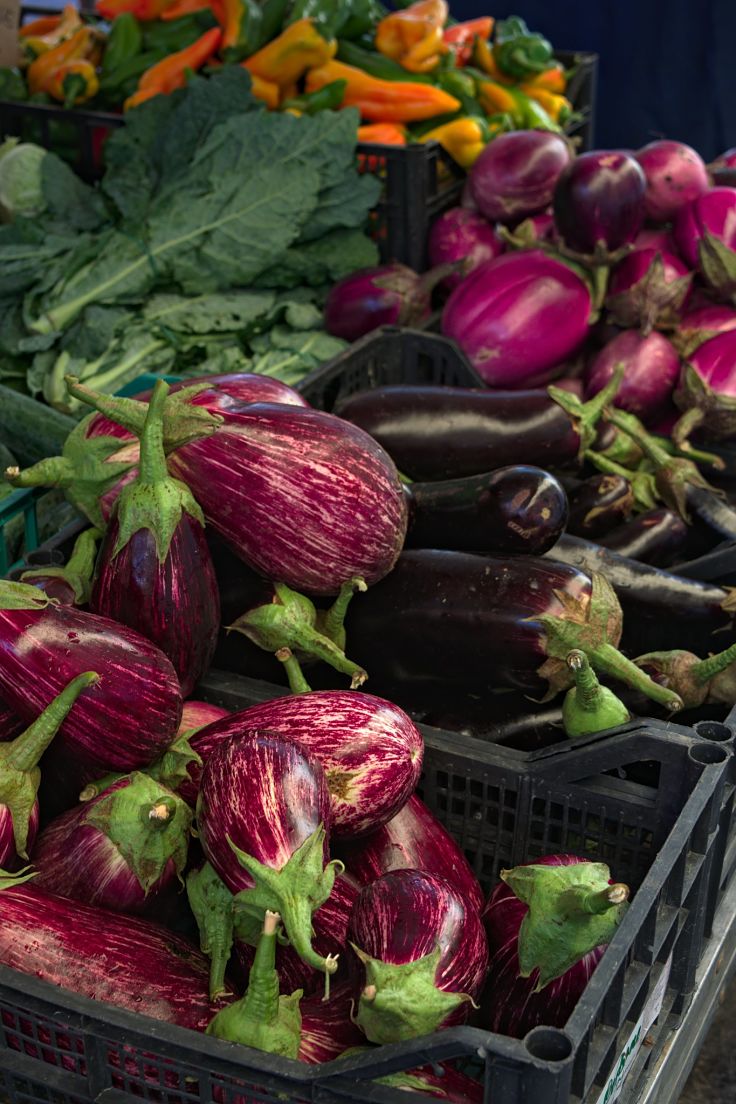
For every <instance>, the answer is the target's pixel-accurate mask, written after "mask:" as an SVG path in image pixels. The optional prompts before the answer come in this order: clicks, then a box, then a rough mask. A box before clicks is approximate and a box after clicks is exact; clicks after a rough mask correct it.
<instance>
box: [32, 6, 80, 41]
mask: <svg viewBox="0 0 736 1104" xmlns="http://www.w3.org/2000/svg"><path fill="white" fill-rule="evenodd" d="M75 10H76V9H75ZM60 23H61V16H60V15H42V16H41V18H40V19H32V20H31V22H30V23H24V24H23V26H22V27H20V28H19V29H18V37H19V38H27V37H28V35H47V34H50V33H51V32H52V31H55V30H56V28H57V27H58V26H59V24H60Z"/></svg>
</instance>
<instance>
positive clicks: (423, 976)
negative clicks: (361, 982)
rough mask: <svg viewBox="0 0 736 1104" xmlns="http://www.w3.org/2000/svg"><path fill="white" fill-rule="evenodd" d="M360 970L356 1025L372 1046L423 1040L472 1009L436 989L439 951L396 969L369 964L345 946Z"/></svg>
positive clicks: (462, 997) (465, 999) (464, 998)
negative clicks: (464, 1009) (451, 1017)
mask: <svg viewBox="0 0 736 1104" xmlns="http://www.w3.org/2000/svg"><path fill="white" fill-rule="evenodd" d="M350 945H351V947H352V948H353V950H354V951H355V953H356V955H357V956H358V958H359V959H360V961H361V962H362V963H363V966H364V968H365V986H364V988H363V991H362V993H361V995H360V1001H359V1003H358V1012H357V1015H356V1016H355V1022H356V1024H357V1025H358V1027H359V1028H360V1029H361V1031H362V1032H363V1033H364V1034H365V1036H366V1038H367V1039H370V1041H371V1042H372V1043H396V1042H402V1041H404V1040H405V1039H416V1038H417V1037H418V1036H420V1035H428V1034H429V1033H430V1032H432V1031H436V1030H437V1028H438V1027H439V1026H440V1025H441V1024H442V1023H443V1021H444V1020H445V1019H446V1018H447V1016H449V1015H450V1013H451V1012H454V1011H455V1009H456V1008H459V1007H460V1005H461V1004H466V1003H470V1004H473V1003H474V1002H473V998H472V997H471V996H469V995H468V994H467V993H447V992H445V991H444V990H443V989H438V988H437V982H436V979H437V969H438V966H439V961H440V957H441V950H440V948H439V946H438V947H436V948H435V950H434V951H432V952H431V953H430V954H428V955H425V956H424V957H423V958H418V959H417V960H416V961H415V962H404V963H401V964H400V965H395V964H394V963H390V962H382V961H381V960H380V959H378V958H372V957H371V956H370V955H369V954H366V953H365V951H363V950H361V948H360V947H356V946H355V944H354V943H351V944H350Z"/></svg>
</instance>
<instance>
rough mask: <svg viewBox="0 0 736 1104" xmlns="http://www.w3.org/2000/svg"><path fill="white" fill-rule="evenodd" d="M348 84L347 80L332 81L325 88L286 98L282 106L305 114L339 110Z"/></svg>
mask: <svg viewBox="0 0 736 1104" xmlns="http://www.w3.org/2000/svg"><path fill="white" fill-rule="evenodd" d="M347 86H348V82H347V81H346V80H336V81H331V82H330V84H326V85H325V86H324V88H319V89H318V90H317V91H316V92H305V93H304V95H303V96H295V97H294V99H292V100H286V102H285V103H283V104H282V105H281V106H282V108H286V109H288V108H292V109H293V110H295V111H301V113H302V114H303V115H316V114H317V112H319V111H337V109H338V108H339V107H341V106H342V101H343V100H344V99H345V89H346V88H347Z"/></svg>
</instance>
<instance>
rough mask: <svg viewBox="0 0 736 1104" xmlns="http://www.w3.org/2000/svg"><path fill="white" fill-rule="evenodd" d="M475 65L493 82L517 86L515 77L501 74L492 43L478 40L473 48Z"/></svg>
mask: <svg viewBox="0 0 736 1104" xmlns="http://www.w3.org/2000/svg"><path fill="white" fill-rule="evenodd" d="M472 60H473V63H474V65H477V67H478V68H479V69H480V70H481V71H482V72H483V73H486V74H487V75H488V76H489V77H491V79H492V80H494V81H497V82H498V83H499V84H509V85H511V84H515V83H516V82H515V81H514V78H513V77H509V76H507V75H506V73H503V72H501V70H500V69H499V67H498V65H497V64H496V59H495V58H494V56H493V48H492V46H491V44H490V42H489V41H488V40H487V39H485V38H476V40H475V45H474V46H473V58H472Z"/></svg>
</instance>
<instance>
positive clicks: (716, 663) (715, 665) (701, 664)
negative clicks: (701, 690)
mask: <svg viewBox="0 0 736 1104" xmlns="http://www.w3.org/2000/svg"><path fill="white" fill-rule="evenodd" d="M734 662H736V644H732V645H731V647H730V648H726V649H725V650H724V651H722V652H718V654H717V655H712V656H708V658H707V659H700V660H698V662H697V663H694V664H693V666H692V667H691V668H690V674H691V675H692V677H693V678H694V679H695V681H696V682H698V683H700V684H701V685H702V683H704V682H710V680H711V679H712V678H713V676H714V675H720V673H721V671H725V670H726V668H727V667H730V666H731V664H732V663H734Z"/></svg>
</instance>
